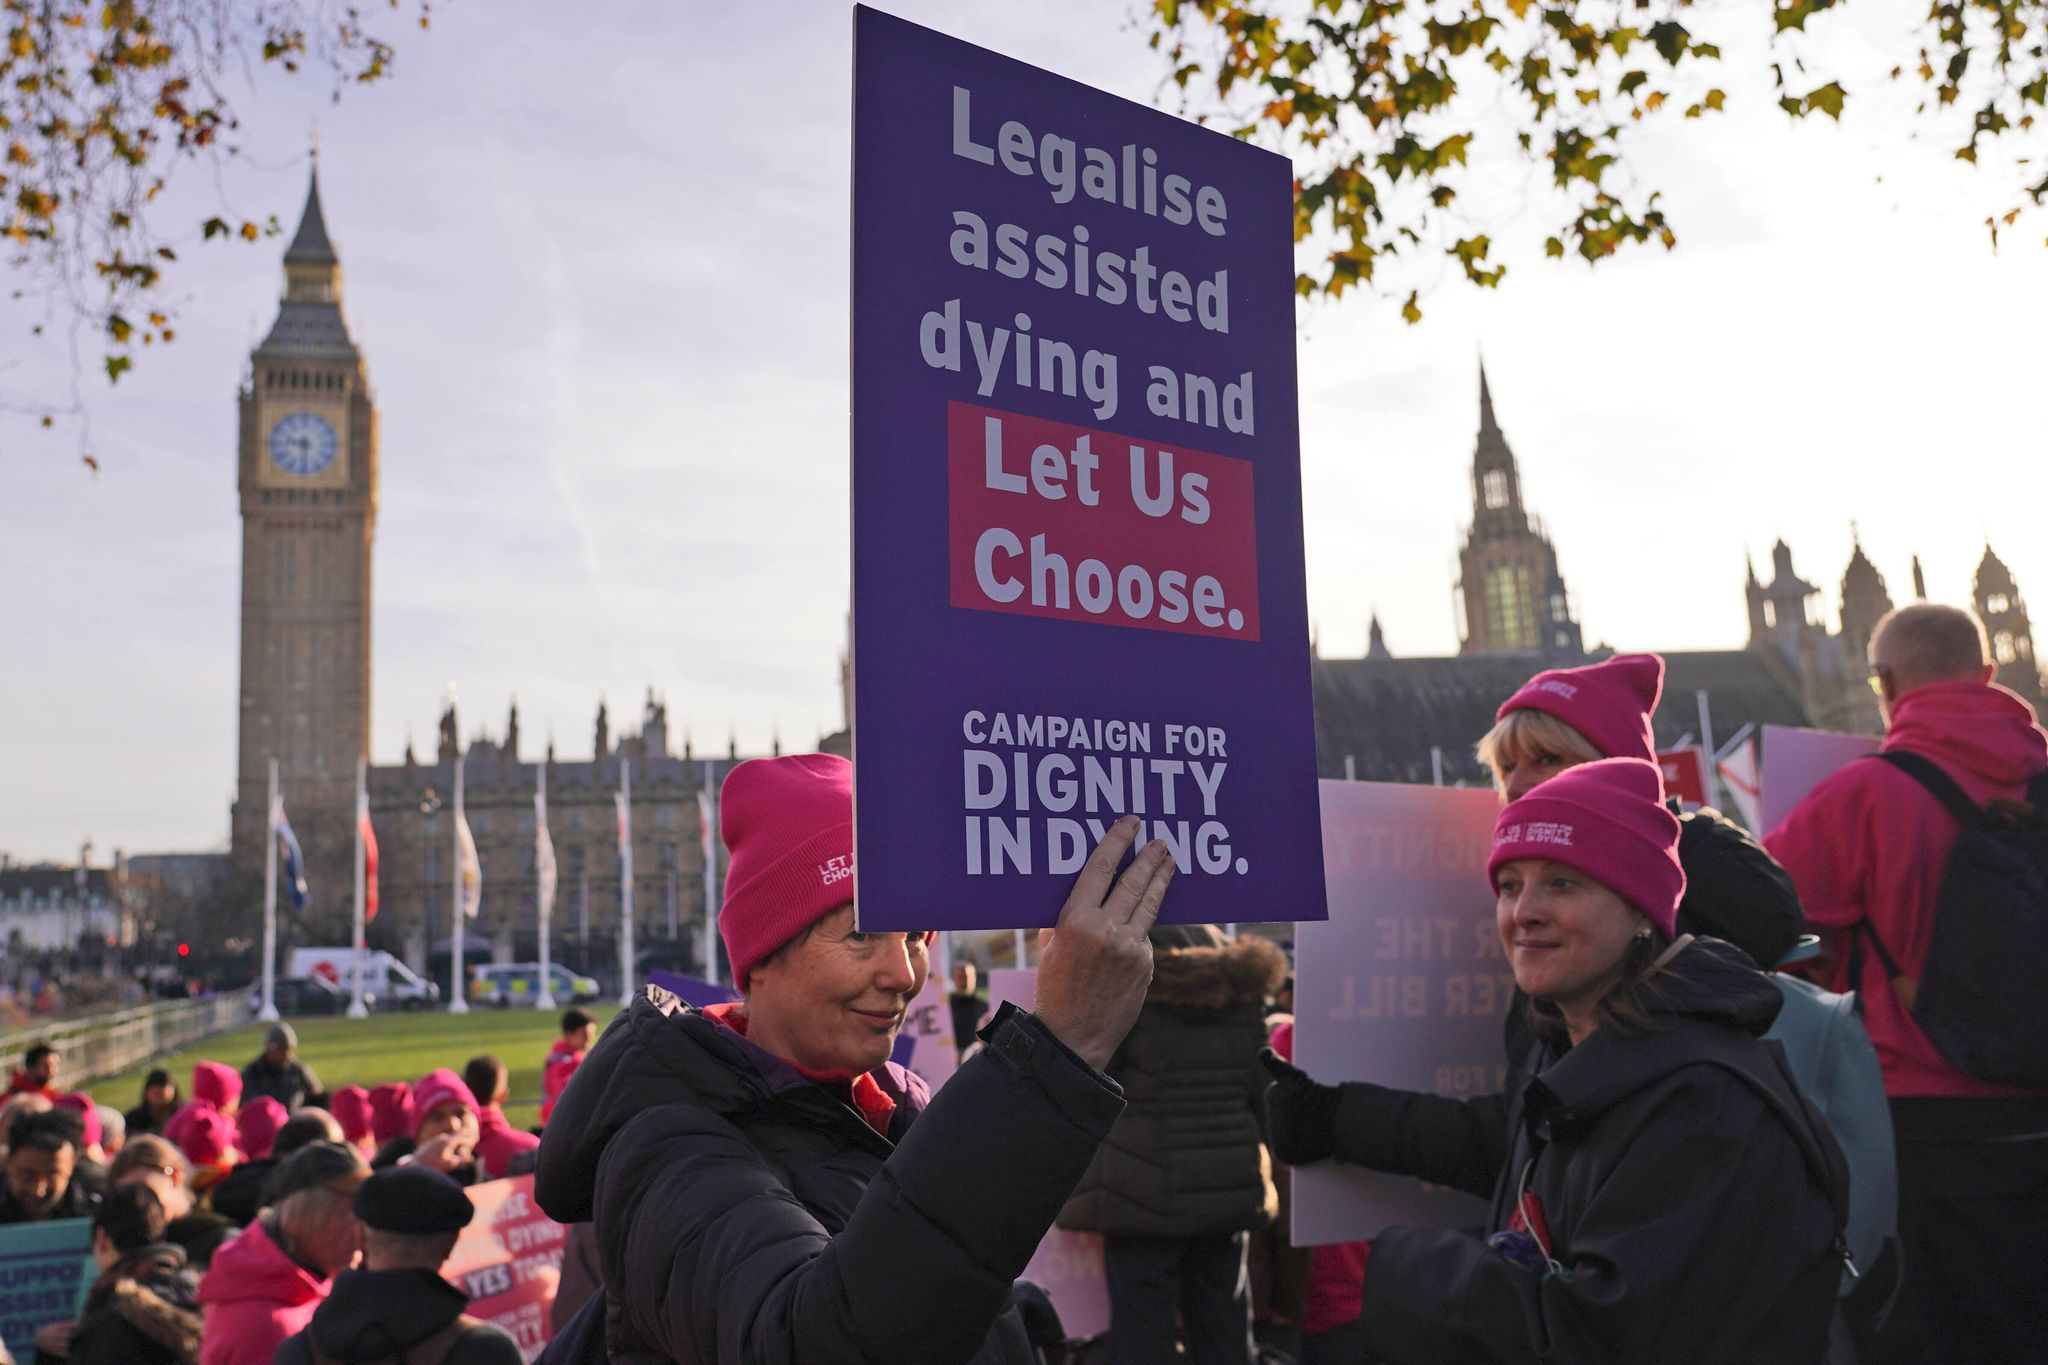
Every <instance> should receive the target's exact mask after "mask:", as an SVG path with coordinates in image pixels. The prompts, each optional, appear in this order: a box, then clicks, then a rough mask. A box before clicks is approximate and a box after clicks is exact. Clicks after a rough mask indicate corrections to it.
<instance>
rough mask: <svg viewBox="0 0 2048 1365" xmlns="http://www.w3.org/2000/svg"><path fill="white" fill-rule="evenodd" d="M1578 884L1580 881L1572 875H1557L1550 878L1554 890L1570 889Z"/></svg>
mask: <svg viewBox="0 0 2048 1365" xmlns="http://www.w3.org/2000/svg"><path fill="white" fill-rule="evenodd" d="M1577 885H1578V883H1577V882H1576V881H1574V880H1573V879H1572V878H1570V877H1565V876H1557V877H1552V878H1551V879H1550V889H1551V890H1552V891H1570V890H1572V889H1573V888H1574V887H1576V886H1577Z"/></svg>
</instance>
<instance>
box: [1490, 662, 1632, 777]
mask: <svg viewBox="0 0 2048 1365" xmlns="http://www.w3.org/2000/svg"><path fill="white" fill-rule="evenodd" d="M1663 695H1664V660H1662V659H1661V658H1659V657H1658V656H1656V655H1655V654H1617V655H1615V656H1614V657H1613V658H1611V659H1603V660H1602V661H1601V662H1599V663H1597V664H1587V665H1586V666H1585V667H1584V668H1552V669H1546V670H1545V671H1544V672H1541V673H1538V674H1537V675H1536V676H1535V677H1533V678H1531V679H1529V681H1527V682H1525V683H1523V684H1522V688H1521V690H1520V691H1518V692H1516V693H1515V695H1514V696H1512V697H1509V698H1508V699H1507V700H1506V701H1504V702H1502V703H1501V704H1500V710H1498V711H1496V712H1494V715H1493V718H1494V719H1495V720H1506V719H1507V716H1508V712H1510V711H1547V712H1549V713H1550V714H1551V715H1553V716H1556V717H1557V718H1558V719H1559V720H1561V721H1563V722H1564V723H1565V724H1566V725H1569V726H1571V727H1572V729H1574V730H1577V731H1578V732H1579V733H1580V734H1582V735H1584V736H1585V737H1586V738H1587V739H1589V740H1591V741H1592V742H1593V747H1594V748H1596V749H1598V750H1599V751H1600V752H1601V753H1602V754H1604V755H1606V756H1607V757H1608V758H1640V759H1642V760H1644V761H1645V762H1651V763H1654V762H1655V761H1656V759H1657V741H1656V738H1655V737H1654V736H1653V735H1652V734H1651V732H1650V717H1651V715H1652V714H1654V713H1655V711H1656V710H1657V699H1658V698H1659V697H1661V696H1663Z"/></svg>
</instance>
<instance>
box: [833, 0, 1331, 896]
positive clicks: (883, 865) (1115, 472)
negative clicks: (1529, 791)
mask: <svg viewBox="0 0 2048 1365" xmlns="http://www.w3.org/2000/svg"><path fill="white" fill-rule="evenodd" d="M854 43H855V57H854V189H853V555H854V566H855V571H854V584H853V680H854V695H853V710H854V725H853V733H854V736H855V743H856V745H857V746H858V748H857V753H856V764H855V769H854V781H855V847H856V849H857V850H858V856H857V862H858V865H859V868H860V876H859V879H858V907H859V914H860V923H861V926H862V927H863V928H866V929H930V928H940V929H949V928H950V929H975V928H1010V927H1015V926H1038V925H1047V924H1051V923H1052V922H1053V921H1054V919H1055V918H1057V916H1058V912H1059V908H1060V905H1061V903H1062V901H1063V900H1064V899H1065V897H1066V893H1067V889H1068V886H1069V884H1070V883H1071V881H1072V880H1073V876H1074V874H1075V873H1076V872H1077V871H1078V870H1079V869H1080V867H1081V864H1082V862H1083V861H1084V860H1085V858H1086V856H1087V854H1088V852H1089V850H1090V849H1091V848H1092V847H1093V846H1094V844H1095V843H1096V842H1097V841H1098V840H1099V839H1100V838H1101V836H1102V833H1103V831H1104V829H1105V828H1106V827H1107V826H1108V825H1109V824H1111V823H1112V822H1114V821H1115V820H1116V819H1117V818H1118V817H1119V816H1122V815H1125V814H1135V815H1138V816H1140V817H1142V818H1143V820H1144V822H1145V827H1144V837H1145V838H1147V839H1151V838H1159V839H1163V840H1165V841H1166V842H1167V843H1168V844H1169V846H1170V847H1171V849H1172V852H1173V856H1174V858H1175V860H1176V862H1177V864H1178V866H1179V869H1180V876H1179V879H1178V880H1177V881H1176V882H1175V884H1174V888H1173V894H1172V895H1171V896H1169V897H1168V898H1167V903H1166V911H1165V918H1166V919H1167V920H1169V921H1177V922H1189V921H1198V920H1209V921H1231V920H1237V919H1242V918H1244V917H1245V910H1246V907H1247V906H1251V905H1256V906H1258V907H1260V913H1261V914H1262V915H1266V916H1271V917H1280V916H1285V917H1288V918H1298V919H1313V918H1320V917H1321V916H1322V915H1323V914H1324V906H1323V887H1322V878H1321V874H1320V867H1319V862H1318V851H1317V848H1316V842H1315V839H1316V804H1315V802H1316V789H1315V747H1314V746H1315V737H1314V717H1313V714H1312V708H1311V701H1310V691H1309V671H1308V670H1309V646H1308V621H1307V608H1306V598H1305V593H1304V585H1303V584H1304V580H1303V569H1302V539H1301V476H1300V450H1299V440H1298V433H1297V426H1296V414H1295V374H1294V294H1293V281H1294V267H1293V221H1294V206H1293V188H1292V178H1291V177H1292V172H1291V169H1290V167H1289V164H1288V162H1287V161H1286V160H1285V159H1284V158H1282V157H1279V156H1275V155H1273V154H1272V153H1270V152H1266V151H1263V150H1261V149H1258V148H1255V147H1252V146H1250V145H1248V144H1246V143H1242V142H1239V141H1236V140H1235V139H1232V138H1230V137H1227V136H1224V135H1222V134H1220V133H1217V132H1214V131H1210V130H1207V129H1203V128H1200V127H1197V126H1196V125H1194V124H1191V123H1187V122H1184V121H1182V120H1179V119H1176V118H1173V117H1171V116H1169V115H1166V114H1164V113H1161V112H1160V111H1158V110H1156V109H1152V108H1149V107H1146V106H1144V105H1140V104H1135V103H1132V102H1129V101H1126V100H1122V99H1118V98H1115V97H1114V96H1111V95H1108V94H1106V93H1104V92H1103V91H1100V90H1095V89H1091V88H1089V87H1087V86H1084V85H1080V84H1078V83H1076V82H1073V81H1070V80H1066V79H1063V78H1061V77H1058V76H1054V75H1052V74H1050V73H1048V72H1045V71H1041V70H1038V69H1036V68H1034V67H1030V66H1026V65H1024V64H1022V63H1020V62H1016V61H1012V60H1010V59H1008V58H1005V57H1002V56H999V55H997V54H995V53H992V52H988V51H985V50H983V49H981V48H977V47H973V46H971V45H969V44H967V43H962V42H958V41H955V40H953V39H951V38H947V37H945V36H943V35H941V34H938V33H934V32H932V31H930V30H928V29H923V28H919V27H917V26H916V25H913V24H909V23H905V22H904V21H902V20H900V19H897V18H894V17H892V16H890V15H886V14H882V13H879V12H877V11H874V10H871V9H865V8H859V9H856V10H855V16H854ZM844 871H845V869H840V868H835V867H832V866H829V865H828V866H823V867H820V868H819V875H820V876H821V877H825V878H831V877H833V876H835V875H838V874H840V873H842V872H844Z"/></svg>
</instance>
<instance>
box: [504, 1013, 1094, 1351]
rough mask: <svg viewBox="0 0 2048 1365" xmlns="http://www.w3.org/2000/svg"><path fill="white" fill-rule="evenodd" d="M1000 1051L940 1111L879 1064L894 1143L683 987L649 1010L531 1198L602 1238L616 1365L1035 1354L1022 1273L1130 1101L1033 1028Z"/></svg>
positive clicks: (572, 1123) (600, 1074) (566, 1109)
mask: <svg viewBox="0 0 2048 1365" xmlns="http://www.w3.org/2000/svg"><path fill="white" fill-rule="evenodd" d="M984 1037H985V1038H986V1040H987V1043H988V1046H987V1047H986V1048H985V1049H984V1050H983V1051H982V1052H981V1053H980V1054H979V1055H977V1056H975V1057H973V1058H971V1059H969V1060H968V1061H967V1062H966V1063H965V1064H964V1065H962V1066H961V1068H960V1070H959V1071H958V1072H956V1073H955V1074H954V1075H953V1078H952V1079H951V1080H949V1081H948V1082H947V1083H946V1088H945V1090H944V1092H943V1093H942V1094H940V1095H939V1096H938V1097H937V1098H936V1099H934V1100H932V1101H931V1102H930V1104H929V1107H926V1106H925V1100H926V1098H927V1095H928V1092H927V1091H926V1090H925V1088H924V1085H923V1083H922V1082H921V1081H918V1080H916V1078H915V1077H912V1076H910V1075H909V1073H907V1072H904V1071H902V1070H901V1069H900V1068H897V1067H894V1066H887V1067H884V1068H882V1069H881V1070H879V1071H876V1072H871V1073H870V1075H871V1076H872V1077H873V1078H874V1079H875V1081H876V1082H877V1083H878V1084H879V1085H880V1086H881V1087H882V1089H883V1091H884V1092H885V1093H887V1094H889V1095H890V1097H891V1098H892V1099H893V1100H894V1101H895V1104H896V1108H895V1112H894V1114H893V1116H892V1117H891V1119H890V1121H889V1124H888V1130H889V1131H888V1134H887V1136H884V1135H883V1134H881V1133H878V1132H876V1131H875V1130H874V1129H873V1128H871V1127H869V1125H868V1123H867V1122H866V1121H865V1120H864V1119H863V1118H862V1117H861V1116H860V1114H859V1113H857V1112H856V1111H855V1110H854V1109H853V1108H852V1107H851V1106H850V1105H849V1104H848V1103H847V1102H846V1100H845V1099H844V1098H842V1096H841V1095H840V1094H836V1093H834V1091H833V1089H831V1088H828V1087H826V1086H824V1085H820V1084H817V1083H814V1082H811V1081H807V1080H805V1079H804V1078H803V1077H802V1076H800V1075H798V1074H797V1072H796V1071H795V1070H794V1069H793V1068H791V1067H790V1066H789V1065H788V1064H787V1063H785V1062H783V1061H781V1060H779V1059H778V1058H776V1057H774V1056H772V1055H770V1054H769V1053H767V1052H765V1051H763V1050H762V1049H760V1048H758V1047H756V1046H754V1045H753V1044H751V1043H749V1042H748V1041H747V1040H746V1039H745V1038H743V1037H741V1036H740V1035H738V1034H737V1033H734V1032H733V1031H732V1030H731V1029H729V1028H726V1027H724V1026H723V1025H721V1024H719V1023H716V1022H714V1021H713V1020H711V1019H709V1018H707V1017H706V1016H704V1015H703V1014H701V1013H699V1012H698V1011H696V1010H693V1009H690V1008H688V1007H687V1006H685V1005H684V1004H683V1003H682V1002H681V1001H680V1000H678V999H676V998H675V997H674V996H672V995H670V994H668V993H667V992H665V991H661V990H658V989H654V988H650V989H648V990H647V991H646V992H645V994H644V995H643V996H642V997H641V998H640V999H638V1000H635V1001H634V1002H633V1005H632V1007H631V1008H630V1009H628V1010H626V1011H624V1012H622V1013H621V1014H620V1015H619V1016H618V1017H617V1018H616V1019H615V1020H613V1022H612V1024H611V1027H610V1028H608V1029H607V1030H606V1031H605V1036H604V1038H603V1039H602V1040H601V1041H600V1042H599V1043H598V1045H597V1046H596V1047H595V1048H594V1049H592V1051H591V1053H590V1055H589V1056H588V1057H587V1058H586V1059H585V1060H584V1062H583V1065H582V1066H581V1067H580V1068H578V1070H577V1072H576V1076H575V1079H574V1080H572V1081H570V1083H569V1088H568V1089H567V1090H566V1091H565V1092H564V1093H563V1095H562V1099H561V1102H560V1103H559V1104H558V1105H557V1107H556V1109H555V1111H554V1114H553V1116H552V1117H551V1118H550V1119H549V1121H548V1126H547V1133H546V1136H545V1137H543V1138H542V1139H541V1146H540V1161H539V1166H538V1168H537V1170H536V1174H535V1187H534V1188H535V1193H536V1195H537V1196H538V1198H539V1201H540V1205H541V1207H542V1208H543V1209H545V1210H546V1211H547V1213H548V1216H549V1217H551V1218H554V1219H555V1220H557V1221H558V1222H564V1223H571V1222H580V1221H583V1220H586V1219H588V1220H591V1221H593V1222H595V1224H596V1226H597V1242H598V1254H599V1259H600V1261H601V1263H602V1267H603V1271H604V1283H605V1291H604V1292H605V1295H606V1298H607V1308H606V1315H605V1328H606V1339H607V1341H608V1343H609V1347H610V1351H611V1356H612V1359H613V1360H615V1361H633V1362H641V1361H645V1362H654V1361H679V1362H686V1363H687V1365H714V1363H715V1365H837V1363H838V1362H846V1365H852V1363H853V1362H867V1361H889V1362H891V1365H966V1362H970V1361H972V1362H977V1363H979V1365H994V1363H995V1362H1005V1363H1006V1365H1007V1362H1011V1361H1021V1360H1029V1359H1031V1358H1032V1355H1031V1352H1030V1349H1029V1347H1028V1346H1027V1345H1026V1341H1025V1335H1024V1329H1023V1325H1022V1321H1021V1319H1020V1318H1019V1316H1018V1315H1017V1314H1016V1313H1015V1312H1014V1310H1010V1309H1008V1308H1007V1307H1006V1305H1007V1304H1008V1303H1009V1301H1010V1294H1011V1285H1012V1282H1013V1281H1014V1280H1015V1279H1016V1277H1017V1276H1018V1275H1020V1274H1021V1273H1022V1272H1023V1269H1024V1266H1025V1263H1026V1262H1027V1261H1029V1260H1030V1258H1031V1254H1032V1252H1033V1251H1034V1250H1035V1249H1036V1248H1037V1246H1038V1243H1039V1241H1040V1239H1041V1238H1042V1237H1043V1236H1044V1234H1045V1232H1046V1230H1047V1229H1048V1228H1049V1227H1050V1226H1051V1225H1052V1220H1053V1215H1054V1214H1055V1213H1057V1212H1058V1211H1059V1207H1060V1205H1061V1203H1063V1202H1064V1201H1065V1200H1066V1197H1067V1196H1068V1195H1069V1194H1070V1193H1072V1191H1073V1188H1074V1182H1075V1181H1077V1180H1079V1179H1080V1177H1081V1172H1082V1171H1083V1170H1084V1169H1085V1168H1086V1167H1087V1165H1088V1161H1089V1158H1090V1157H1092V1156H1093V1155H1094V1154H1095V1149H1096V1147H1097V1145H1098V1144H1099V1143H1100V1142H1101V1140H1102V1137H1103V1135H1104V1134H1105V1133H1107V1132H1108V1131H1109V1129H1110V1127H1111V1125H1112V1124H1114V1123H1115V1121H1116V1117H1117V1115H1118V1114H1119V1113H1120V1112H1121V1111H1122V1109H1123V1099H1122V1097H1121V1095H1120V1093H1119V1092H1118V1089H1117V1087H1116V1085H1115V1084H1114V1083H1113V1082H1111V1081H1109V1080H1108V1079H1107V1078H1106V1077H1104V1076H1102V1075H1101V1074H1100V1073H1098V1072H1096V1071H1094V1070H1093V1069H1092V1068H1090V1067H1088V1066H1087V1065H1086V1064H1084V1063H1083V1062H1081V1061H1080V1060H1079V1059H1078V1058H1076V1057H1075V1056H1074V1055H1073V1054H1072V1053H1071V1052H1069V1051H1068V1050H1067V1049H1066V1047H1065V1046H1063V1045H1062V1044H1061V1043H1060V1042H1059V1041H1058V1040H1057V1039H1056V1038H1054V1037H1053V1035H1052V1034H1051V1033H1050V1032H1049V1031H1047V1030H1046V1028H1045V1027H1044V1025H1042V1024H1040V1023H1039V1022H1038V1021H1037V1019H1035V1018H1034V1017H1032V1016H1031V1015H1029V1014H1024V1013H1022V1012H1019V1011H1016V1010H1009V1009H1006V1010H1005V1011H1004V1012H1003V1013H1002V1014H1001V1015H1000V1016H998V1018H997V1019H996V1020H995V1021H994V1022H992V1023H991V1024H990V1025H989V1027H988V1028H987V1029H986V1030H984ZM913 1120H914V1121H915V1122H914V1123H913Z"/></svg>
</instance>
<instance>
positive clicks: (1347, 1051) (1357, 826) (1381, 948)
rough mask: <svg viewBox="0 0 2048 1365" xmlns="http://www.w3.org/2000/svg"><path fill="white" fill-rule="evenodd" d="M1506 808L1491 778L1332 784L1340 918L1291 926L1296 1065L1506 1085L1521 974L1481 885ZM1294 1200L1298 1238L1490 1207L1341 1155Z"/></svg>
mask: <svg viewBox="0 0 2048 1365" xmlns="http://www.w3.org/2000/svg"><path fill="white" fill-rule="evenodd" d="M1499 810H1500V807H1499V803H1498V799H1497V798H1496V797H1495V796H1494V794H1493V793H1492V792H1490V791H1479V790H1466V789H1462V788H1456V787H1420V786H1414V787H1410V786H1394V785H1388V784H1383V783H1377V782H1325V783H1324V784H1323V850H1324V859H1325V863H1324V871H1325V875H1326V877H1327V880H1328V884H1329V895H1330V918H1329V919H1328V920H1327V921H1326V922H1323V923H1320V924H1304V925H1302V926H1301V928H1300V930H1299V932H1298V934H1297V936H1296V940H1295V943H1296V949H1295V971H1294V1061H1295V1065H1297V1066H1299V1067H1300V1068H1301V1069H1302V1070H1304V1071H1306V1072H1308V1074H1309V1075H1311V1076H1313V1077H1315V1078H1316V1079H1317V1080H1318V1081H1321V1082H1323V1083H1325V1084H1329V1085H1334V1084H1337V1083H1338V1082H1341V1081H1372V1082H1375V1083H1377V1084H1380V1085H1385V1086H1393V1087H1395V1088H1398V1089H1402V1090H1418V1091H1423V1092H1426V1093H1429V1094H1435V1095H1444V1096H1449V1097H1452V1098H1457V1099H1466V1098H1470V1097H1472V1096H1476V1095H1488V1094H1497V1093H1499V1091H1500V1090H1501V1089H1502V1088H1503V1087H1504V1086H1505V1085H1506V1083H1507V1063H1506V1059H1505V1057H1504V1056H1503V1054H1502V1044H1501V1030H1502V1026H1503V1022H1504V1020H1503V1016H1504V1015H1505V1014H1506V1012H1507V1010H1508V1007H1509V1003H1510V1002H1511V1001H1512V999H1513V997H1514V986H1515V982H1514V976H1513V974H1512V972H1511V971H1510V970H1509V968H1508V964H1507V960H1506V956H1505V954H1504V953H1503V952H1502V950H1501V945H1500V935H1499V932H1498V931H1497V929H1496V928H1495V925H1494V910H1493V895H1492V893H1491V892H1490V891H1489V890H1488V889H1487V885H1486V855H1487V852H1488V850H1489V849H1490V848H1491V846H1492V838H1493V822H1494V817H1495V816H1496V815H1497V814H1498V813H1499ZM1293 1211H1294V1224H1293V1229H1292V1234H1291V1240H1292V1241H1293V1242H1294V1244H1295V1245H1296V1246H1311V1245H1314V1246H1320V1245H1322V1244H1324V1243H1328V1242H1352V1241H1357V1240H1359V1239H1360V1238H1365V1237H1371V1236H1372V1235H1373V1234H1375V1233H1377V1232H1378V1231H1379V1230H1380V1229H1381V1228H1383V1227H1385V1226H1387V1225H1389V1224H1392V1223H1404V1224H1410V1225H1418V1224H1432V1225H1465V1226H1470V1225H1474V1224H1476V1223H1478V1222H1480V1221H1483V1220H1484V1218H1485V1206H1484V1204H1482V1203H1481V1202H1480V1201H1479V1200H1477V1199H1474V1198H1473V1197H1472V1196H1470V1195H1466V1194H1460V1193H1457V1192H1456V1191H1453V1190H1447V1189H1442V1188H1439V1187H1433V1186H1429V1185H1425V1184H1424V1183H1423V1182H1421V1181H1419V1180H1414V1179H1411V1178H1409V1177H1407V1176H1394V1175H1383V1174H1380V1173H1378V1172H1375V1171H1366V1170H1361V1169H1360V1168H1358V1167H1356V1166H1339V1165H1338V1164H1337V1163H1336V1162H1334V1161H1324V1162H1319V1163H1317V1164H1316V1165H1313V1166H1304V1167H1301V1168H1300V1169H1298V1170H1296V1171H1295V1173H1294V1202H1293Z"/></svg>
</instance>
